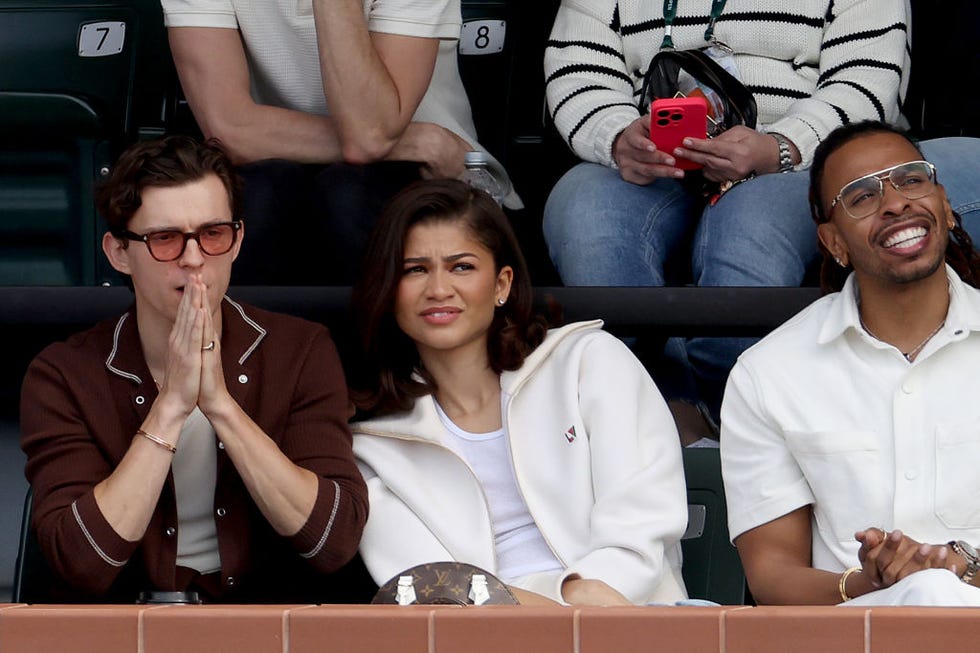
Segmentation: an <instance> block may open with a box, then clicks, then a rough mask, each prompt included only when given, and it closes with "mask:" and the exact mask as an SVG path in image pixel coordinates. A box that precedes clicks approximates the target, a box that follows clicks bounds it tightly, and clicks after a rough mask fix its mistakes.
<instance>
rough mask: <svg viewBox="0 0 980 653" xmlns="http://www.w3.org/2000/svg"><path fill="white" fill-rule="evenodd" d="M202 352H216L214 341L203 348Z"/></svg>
mask: <svg viewBox="0 0 980 653" xmlns="http://www.w3.org/2000/svg"><path fill="white" fill-rule="evenodd" d="M201 351H214V340H212V341H211V342H209V343H208V344H206V345H204V346H203V347H201Z"/></svg>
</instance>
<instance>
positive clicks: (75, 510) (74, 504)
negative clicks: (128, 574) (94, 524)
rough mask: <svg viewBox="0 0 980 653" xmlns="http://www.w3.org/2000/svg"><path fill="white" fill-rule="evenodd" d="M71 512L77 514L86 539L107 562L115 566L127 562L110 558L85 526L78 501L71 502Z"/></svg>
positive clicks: (76, 517)
mask: <svg viewBox="0 0 980 653" xmlns="http://www.w3.org/2000/svg"><path fill="white" fill-rule="evenodd" d="M71 514H73V515H75V521H76V522H78V527H79V528H81V529H82V535H84V536H85V539H86V540H88V543H89V544H91V545H92V548H93V549H95V552H96V553H98V554H99V557H100V558H102V559H103V560H105V562H106V564H110V565H112V566H113V567H122V566H123V565H125V564H126V560H123V561H122V562H120V561H118V560H113V559H112V558H110V557H109V556H108V555H107V554H106V552H105V551H103V550H102V548H101V547H100V546H99V545H98V544H96V543H95V538H93V537H92V534H91V533H89V532H88V529H87V528H85V524H84V523H82V516H81V515H80V514H78V502H77V501H72V502H71Z"/></svg>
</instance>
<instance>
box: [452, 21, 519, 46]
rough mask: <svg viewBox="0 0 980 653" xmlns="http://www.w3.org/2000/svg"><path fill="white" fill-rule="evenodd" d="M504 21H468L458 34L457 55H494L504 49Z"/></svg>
mask: <svg viewBox="0 0 980 653" xmlns="http://www.w3.org/2000/svg"><path fill="white" fill-rule="evenodd" d="M506 36H507V21H506V20H469V21H466V22H465V23H463V29H462V30H461V31H460V34H459V53H460V54H463V55H473V54H496V53H498V52H500V51H502V50H503V49H504V40H505V38H506Z"/></svg>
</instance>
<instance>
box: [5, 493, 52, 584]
mask: <svg viewBox="0 0 980 653" xmlns="http://www.w3.org/2000/svg"><path fill="white" fill-rule="evenodd" d="M31 499H32V494H31V491H30V489H28V491H27V496H26V497H25V498H24V516H23V519H22V520H21V524H20V544H19V547H18V550H17V567H16V568H15V569H14V589H13V595H12V599H13V602H14V603H45V602H48V601H49V597H48V595H47V588H48V587H49V586H50V577H51V571H50V570H49V569H48V563H47V562H45V560H44V556H43V555H42V554H41V546H40V545H39V544H38V541H37V536H36V535H35V533H34V529H33V528H31Z"/></svg>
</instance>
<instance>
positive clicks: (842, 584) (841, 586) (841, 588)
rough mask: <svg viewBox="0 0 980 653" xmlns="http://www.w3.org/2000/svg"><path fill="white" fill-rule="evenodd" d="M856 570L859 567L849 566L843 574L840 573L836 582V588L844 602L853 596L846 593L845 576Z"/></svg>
mask: <svg viewBox="0 0 980 653" xmlns="http://www.w3.org/2000/svg"><path fill="white" fill-rule="evenodd" d="M856 571H861V568H860V567H851V568H850V569H848V570H847V571H845V572H844V573H843V574H841V575H840V582H839V583H838V584H837V589H838V590H839V591H840V598H841V602H843V603H846V602H848V601H850V600H851V599H852V598H854V597H853V596H848V595H847V578H848V576H850V575H851V574H853V573H854V572H856Z"/></svg>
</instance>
